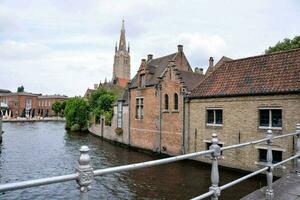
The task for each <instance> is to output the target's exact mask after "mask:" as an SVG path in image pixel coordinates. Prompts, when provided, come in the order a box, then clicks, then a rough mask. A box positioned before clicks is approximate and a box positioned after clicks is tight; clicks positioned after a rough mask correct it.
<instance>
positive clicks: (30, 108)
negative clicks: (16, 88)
mask: <svg viewBox="0 0 300 200" xmlns="http://www.w3.org/2000/svg"><path fill="white" fill-rule="evenodd" d="M38 96H39V94H33V93H29V92H16V93H1V94H0V102H4V103H6V104H7V105H8V107H9V109H8V115H9V116H10V117H20V116H22V117H29V116H34V115H35V111H36V107H37V101H38V100H37V97H38Z"/></svg>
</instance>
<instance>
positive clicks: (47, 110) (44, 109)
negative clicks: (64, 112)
mask: <svg viewBox="0 0 300 200" xmlns="http://www.w3.org/2000/svg"><path fill="white" fill-rule="evenodd" d="M67 99H68V97H67V96H65V95H40V96H38V104H37V105H36V115H37V116H41V117H52V116H55V112H54V111H53V110H52V104H53V103H54V102H56V101H58V102H63V101H65V100H67Z"/></svg>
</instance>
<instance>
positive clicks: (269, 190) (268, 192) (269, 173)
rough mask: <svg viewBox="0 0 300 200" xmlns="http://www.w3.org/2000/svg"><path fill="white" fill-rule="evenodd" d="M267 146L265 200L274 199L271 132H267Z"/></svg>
mask: <svg viewBox="0 0 300 200" xmlns="http://www.w3.org/2000/svg"><path fill="white" fill-rule="evenodd" d="M267 138H268V141H267V145H268V150H267V166H268V167H269V169H268V170H267V172H266V173H267V183H268V186H267V189H266V199H268V200H270V199H273V197H274V192H273V188H272V183H273V154H272V143H273V133H272V130H270V129H269V130H268V131H267Z"/></svg>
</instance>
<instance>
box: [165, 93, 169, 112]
mask: <svg viewBox="0 0 300 200" xmlns="http://www.w3.org/2000/svg"><path fill="white" fill-rule="evenodd" d="M165 110H169V96H168V95H167V94H165Z"/></svg>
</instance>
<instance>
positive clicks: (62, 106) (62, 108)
mask: <svg viewBox="0 0 300 200" xmlns="http://www.w3.org/2000/svg"><path fill="white" fill-rule="evenodd" d="M66 102H67V101H63V102H61V104H60V110H61V114H62V115H64V111H65V108H66Z"/></svg>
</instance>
